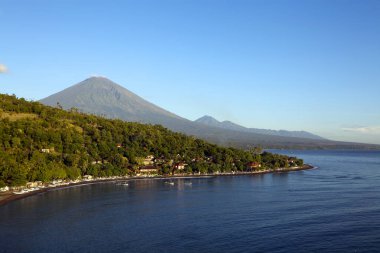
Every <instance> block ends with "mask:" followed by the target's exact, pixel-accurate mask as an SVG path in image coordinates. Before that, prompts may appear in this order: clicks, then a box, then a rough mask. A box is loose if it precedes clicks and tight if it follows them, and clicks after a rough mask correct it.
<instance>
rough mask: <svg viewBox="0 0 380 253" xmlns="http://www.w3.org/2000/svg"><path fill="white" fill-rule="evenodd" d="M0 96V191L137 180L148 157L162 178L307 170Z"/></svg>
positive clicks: (280, 159) (153, 128) (267, 156)
mask: <svg viewBox="0 0 380 253" xmlns="http://www.w3.org/2000/svg"><path fill="white" fill-rule="evenodd" d="M57 107H58V108H53V107H48V106H44V105H42V104H40V103H38V102H29V101H26V100H24V99H22V98H21V99H18V98H16V97H15V96H9V95H2V94H0V187H2V186H4V185H24V184H25V183H26V182H27V181H30V182H32V181H44V182H49V181H52V180H55V179H77V178H80V177H82V176H83V175H93V176H95V177H100V176H103V177H104V176H120V175H127V174H128V175H135V174H137V173H138V172H139V168H140V167H141V166H142V161H143V160H144V158H145V157H146V156H148V155H152V156H154V157H158V158H160V161H161V163H160V166H158V167H159V173H160V174H171V173H173V170H174V166H173V165H174V164H175V163H176V162H182V163H186V164H187V166H186V169H185V172H186V173H213V172H216V171H218V172H229V171H244V170H246V165H247V163H249V162H257V163H259V164H260V165H261V167H260V169H264V168H269V169H272V168H277V167H288V166H290V165H302V160H300V159H296V158H289V157H287V156H283V155H275V154H271V153H268V152H264V153H262V154H260V152H257V149H254V150H251V151H244V150H240V149H235V148H226V147H219V146H216V145H213V144H209V143H207V142H205V141H202V140H199V139H196V138H193V137H189V136H186V135H183V134H179V133H174V132H171V131H169V130H167V129H165V128H164V127H162V126H159V125H143V124H139V123H131V122H124V121H121V120H110V119H105V118H102V117H98V116H94V115H89V114H83V113H80V112H77V111H76V110H75V109H72V110H70V111H65V110H62V109H60V108H59V105H58V106H57Z"/></svg>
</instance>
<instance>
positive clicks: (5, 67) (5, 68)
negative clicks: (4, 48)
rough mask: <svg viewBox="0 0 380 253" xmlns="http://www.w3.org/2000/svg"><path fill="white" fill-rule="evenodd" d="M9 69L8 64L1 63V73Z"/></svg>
mask: <svg viewBox="0 0 380 253" xmlns="http://www.w3.org/2000/svg"><path fill="white" fill-rule="evenodd" d="M7 71H8V68H7V66H5V65H4V64H1V63H0V73H6V72H7Z"/></svg>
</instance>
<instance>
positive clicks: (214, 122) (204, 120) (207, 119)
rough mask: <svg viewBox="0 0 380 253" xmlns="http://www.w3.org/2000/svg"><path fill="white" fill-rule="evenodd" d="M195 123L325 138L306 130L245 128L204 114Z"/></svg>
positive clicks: (241, 129) (299, 136) (244, 130)
mask: <svg viewBox="0 0 380 253" xmlns="http://www.w3.org/2000/svg"><path fill="white" fill-rule="evenodd" d="M195 122H197V123H201V124H205V125H208V126H213V127H220V128H224V129H229V130H234V131H241V132H247V133H256V134H267V135H275V136H284V137H296V138H308V139H315V140H325V139H324V138H322V137H320V136H318V135H315V134H312V133H309V132H306V131H287V130H270V129H259V128H247V127H243V126H240V125H238V124H236V123H233V122H231V121H228V120H226V121H218V120H216V119H215V118H213V117H211V116H208V115H205V116H203V117H201V118H199V119H197V120H195Z"/></svg>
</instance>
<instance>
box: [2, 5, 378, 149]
mask: <svg viewBox="0 0 380 253" xmlns="http://www.w3.org/2000/svg"><path fill="white" fill-rule="evenodd" d="M0 22H1V26H0V27H1V28H0V29H1V30H0V93H8V94H15V95H17V96H18V97H24V98H26V99H30V100H39V99H42V98H44V97H46V96H49V95H51V94H53V93H55V92H58V91H60V90H62V89H64V88H67V87H69V86H71V85H74V84H76V83H78V82H80V81H82V80H84V79H86V78H88V77H89V76H94V75H101V76H105V77H107V78H109V79H111V80H113V81H114V82H116V83H118V84H120V85H122V86H124V87H125V88H127V89H129V90H131V91H132V92H134V93H136V94H138V95H140V96H141V97H143V98H145V99H147V100H149V101H151V102H153V103H155V104H157V105H159V106H160V107H163V108H165V109H167V110H169V111H171V112H173V113H175V114H178V115H180V116H182V117H185V118H188V119H190V120H195V119H197V118H199V117H201V116H203V115H211V116H213V117H215V118H216V119H218V120H230V121H233V122H236V123H238V124H241V125H244V126H246V127H255V128H266V129H286V130H305V131H310V132H312V133H315V134H318V135H321V136H323V137H326V138H330V139H333V140H341V141H355V142H365V143H376V144H380V99H379V97H380V1H378V0H374V1H371V0H355V1H351V0H308V1H304V0H302V1H301V0H300V1H296V0H276V1H274V0H262V1H259V0H229V1H224V0H192V1H189V0H151V1H148V0H136V1H128V0H124V1H105V0H104V1H96V0H92V1H78V0H65V1H64V0H62V1H59V0H55V1H52V0H44V1H43V0H25V1H22V0H18V1H14V0H0Z"/></svg>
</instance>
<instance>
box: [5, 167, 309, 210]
mask: <svg viewBox="0 0 380 253" xmlns="http://www.w3.org/2000/svg"><path fill="white" fill-rule="evenodd" d="M315 168H316V167H315V166H312V165H309V164H305V165H303V166H302V167H290V168H278V169H275V170H261V171H251V172H234V173H232V172H228V173H218V174H201V175H197V174H196V175H173V176H145V177H144V176H135V177H124V178H106V179H95V180H91V181H80V182H74V183H69V184H65V185H58V186H54V187H45V188H42V189H39V190H35V191H30V192H27V193H24V194H15V193H13V192H12V191H8V192H4V193H0V207H1V206H4V205H6V204H8V203H10V202H12V201H15V200H19V199H23V198H26V197H29V196H33V195H37V194H41V193H45V192H49V191H53V190H60V189H65V188H70V187H74V186H81V185H91V184H99V183H108V182H117V181H130V180H144V179H145V180H146V179H180V178H209V177H220V176H244V175H261V174H269V173H284V172H292V171H301V170H310V169H315Z"/></svg>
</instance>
